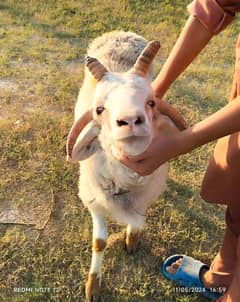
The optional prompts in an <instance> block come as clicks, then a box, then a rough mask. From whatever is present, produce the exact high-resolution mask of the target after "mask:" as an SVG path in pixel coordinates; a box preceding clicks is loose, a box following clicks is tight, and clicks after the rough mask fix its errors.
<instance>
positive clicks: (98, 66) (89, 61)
mask: <svg viewBox="0 0 240 302" xmlns="http://www.w3.org/2000/svg"><path fill="white" fill-rule="evenodd" d="M85 62H86V66H87V67H88V69H89V71H90V72H91V74H92V75H93V76H94V78H95V79H96V80H97V81H100V80H101V78H102V77H103V76H104V75H105V73H107V72H108V70H107V69H106V67H104V66H103V64H102V63H100V62H99V61H98V59H96V58H92V57H89V56H87V57H86V58H85Z"/></svg>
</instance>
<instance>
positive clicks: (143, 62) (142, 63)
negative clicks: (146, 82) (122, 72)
mask: <svg viewBox="0 0 240 302" xmlns="http://www.w3.org/2000/svg"><path fill="white" fill-rule="evenodd" d="M159 48H160V42H159V41H156V40H154V41H151V42H149V43H148V44H147V46H146V47H145V48H144V49H143V51H142V52H141V54H140V55H139V57H138V58H137V61H136V63H135V64H134V66H133V68H132V69H131V70H130V72H133V73H136V74H138V75H140V76H142V77H145V76H146V75H147V72H148V70H149V68H150V65H151V63H152V61H153V59H154V57H155V56H156V54H157V52H158V50H159Z"/></svg>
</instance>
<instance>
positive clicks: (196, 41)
mask: <svg viewBox="0 0 240 302" xmlns="http://www.w3.org/2000/svg"><path fill="white" fill-rule="evenodd" d="M188 10H189V13H190V17H189V18H188V20H187V22H186V24H185V26H184V28H183V30H182V32H181V34H180V36H179V38H178V40H177V42H176V44H175V45H174V47H173V49H172V51H171V53H170V55H169V57H168V59H167V61H166V62H165V64H164V66H163V68H162V70H161V71H160V73H159V75H158V76H157V78H156V79H155V80H154V82H153V83H152V86H153V89H154V91H155V94H156V96H157V97H159V98H162V97H163V96H164V94H165V93H166V91H167V90H168V88H169V87H170V85H171V84H172V83H173V82H174V81H175V80H176V78H177V77H178V76H179V75H180V74H181V73H182V72H183V71H184V70H185V69H186V68H187V67H188V66H189V65H190V64H191V62H192V61H193V60H194V59H195V58H196V56H197V55H198V54H199V53H200V52H201V50H202V49H203V48H204V47H205V46H206V45H207V43H208V42H209V40H210V39H211V38H212V37H213V36H214V35H215V34H217V33H219V32H220V31H222V30H223V29H224V28H225V27H226V26H227V25H228V24H229V23H230V22H231V21H232V20H233V17H234V15H235V12H237V11H239V10H240V1H239V0H218V1H216V0H195V1H193V2H192V3H191V4H190V5H189V6H188Z"/></svg>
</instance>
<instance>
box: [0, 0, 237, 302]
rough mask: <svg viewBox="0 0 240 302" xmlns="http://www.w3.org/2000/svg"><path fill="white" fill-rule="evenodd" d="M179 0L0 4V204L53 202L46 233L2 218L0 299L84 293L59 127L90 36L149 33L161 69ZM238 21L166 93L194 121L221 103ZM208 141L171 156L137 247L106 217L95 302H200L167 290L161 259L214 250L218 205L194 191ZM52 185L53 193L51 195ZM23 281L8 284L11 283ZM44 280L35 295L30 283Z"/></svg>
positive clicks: (82, 240)
mask: <svg viewBox="0 0 240 302" xmlns="http://www.w3.org/2000/svg"><path fill="white" fill-rule="evenodd" d="M188 2H189V1H177V0H174V1H169V0H163V1H147V0H121V1H117V0H115V1H110V0H104V1H100V0H92V1H86V0H82V1H74V0H69V1H60V0H58V1H53V0H48V1H43V0H41V1H36V0H25V1H13V0H12V1H11V0H5V1H3V0H1V1H0V45H1V47H0V167H1V178H0V203H1V205H6V206H7V205H8V204H9V203H13V204H14V205H16V206H22V205H24V204H31V203H32V204H35V203H39V202H40V203H42V204H43V206H44V204H49V203H51V202H53V211H52V214H51V217H50V219H49V221H48V223H47V225H46V227H45V228H44V230H41V231H39V230H36V229H34V228H33V227H31V226H26V225H9V224H5V225H3V224H2V225H0V258H1V263H0V301H3V302H10V301H14V302H27V301H30V302H35V301H39V302H40V301H41V302H43V301H47V302H50V301H62V302H68V301H84V284H85V280H86V277H87V274H88V269H89V265H90V259H91V218H90V215H89V213H88V211H87V210H86V209H85V208H83V205H82V204H81V202H80V201H79V199H78V197H77V175H78V168H77V165H74V166H70V165H68V164H67V163H66V162H65V142H66V136H67V134H68V131H69V129H70V126H71V123H72V120H73V109H74V104H75V101H76V98H77V94H78V90H79V87H80V85H81V81H82V79H83V57H84V54H85V51H86V47H87V45H88V43H89V42H90V41H91V40H92V39H93V38H95V37H97V36H99V35H101V34H102V33H104V32H106V31H111V30H115V29H123V30H131V31H135V32H137V33H138V34H142V35H143V36H145V37H146V38H147V39H159V40H160V41H161V45H162V48H161V51H160V54H159V56H158V58H157V59H156V66H155V71H156V73H157V71H158V70H160V68H161V66H162V64H163V62H164V60H165V59H166V58H167V56H168V54H169V52H170V50H171V48H172V46H173V45H174V42H175V41H176V38H177V36H178V34H179V33H180V31H181V28H182V26H183V24H184V22H185V20H186V18H187V11H186V8H185V7H186V5H187V3H188ZM239 23H240V19H239V18H237V19H236V21H235V23H234V24H232V25H231V26H230V27H229V28H228V29H227V30H225V31H224V32H223V33H221V34H220V35H219V36H217V37H215V38H214V39H213V40H212V41H211V43H209V45H208V46H207V48H206V49H205V50H204V52H203V53H202V54H201V55H200V56H199V57H198V58H197V59H196V60H195V62H194V63H193V64H192V66H191V67H190V68H189V69H188V70H187V71H186V72H185V73H184V74H183V75H182V76H181V77H180V78H179V79H178V80H177V81H176V82H175V84H174V85H173V86H172V87H171V89H170V90H169V92H168V99H169V101H170V102H171V103H172V104H174V105H176V107H177V108H178V109H179V110H180V111H181V112H182V113H183V114H184V116H185V117H186V119H187V120H188V122H189V124H194V123H196V122H197V121H199V120H201V119H203V118H204V117H206V116H207V115H209V114H211V113H213V112H215V111H216V110H218V109H219V108H221V107H222V106H223V105H224V104H225V103H226V101H227V98H228V95H229V91H230V87H231V78H232V72H233V63H234V46H235V41H236V37H237V32H238V29H239V25H240V24H239ZM212 150H213V144H210V145H208V146H204V147H202V148H199V149H198V150H196V151H194V152H192V153H191V154H187V155H185V156H182V157H181V158H179V159H178V160H174V161H172V162H171V169H170V179H169V186H168V190H167V191H166V192H165V194H164V195H163V196H162V197H161V198H160V199H159V200H158V201H157V202H156V203H155V204H154V205H153V206H152V207H151V208H150V209H149V210H148V213H147V216H148V217H147V222H148V225H147V228H146V230H145V232H144V234H143V239H142V243H141V246H140V249H139V250H138V251H137V252H136V254H134V255H131V256H129V255H127V253H126V251H125V249H124V244H123V240H122V238H123V232H124V228H123V227H122V226H119V225H117V224H115V223H114V222H111V221H109V233H110V234H114V233H116V234H117V235H116V236H115V237H114V236H113V235H112V240H111V244H109V247H108V249H107V250H106V254H105V261H104V265H103V286H102V299H101V301H114V302H120V301H130V302H134V301H139V302H150V301H152V302H154V301H159V302H174V301H176V302H187V301H191V302H194V301H207V300H206V299H204V298H199V296H197V295H196V296H195V295H191V296H189V295H183V294H175V293H174V292H173V289H172V284H171V283H170V282H168V281H166V280H165V279H164V278H163V276H162V275H161V272H160V267H161V264H162V261H163V259H164V258H165V257H166V256H168V255H170V254H172V253H186V254H189V255H193V256H194V257H197V258H199V259H201V260H202V261H206V262H207V263H209V262H210V261H211V259H212V258H213V256H214V254H216V252H217V251H218V249H219V246H220V242H221V238H222V235H223V230H224V209H223V207H221V206H217V205H209V204H206V203H204V202H203V201H202V200H201V198H200V197H199V189H200V185H201V180H202V177H203V175H204V171H205V169H206V166H207V163H208V160H209V158H210V156H211V152H212ZM51 192H52V193H51ZM21 287H24V288H33V291H32V292H28V293H16V292H14V288H21ZM41 287H42V288H49V290H50V292H37V291H35V290H34V288H38V289H39V288H41Z"/></svg>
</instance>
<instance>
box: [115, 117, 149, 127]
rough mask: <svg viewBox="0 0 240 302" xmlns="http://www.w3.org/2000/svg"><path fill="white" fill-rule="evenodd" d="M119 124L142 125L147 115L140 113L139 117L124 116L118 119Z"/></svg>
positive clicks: (119, 125) (120, 125)
mask: <svg viewBox="0 0 240 302" xmlns="http://www.w3.org/2000/svg"><path fill="white" fill-rule="evenodd" d="M116 122H117V126H118V127H122V126H134V125H136V126H137V125H141V124H143V123H144V122H145V117H144V116H143V115H139V116H137V117H129V118H124V119H118V120H117V121H116Z"/></svg>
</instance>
